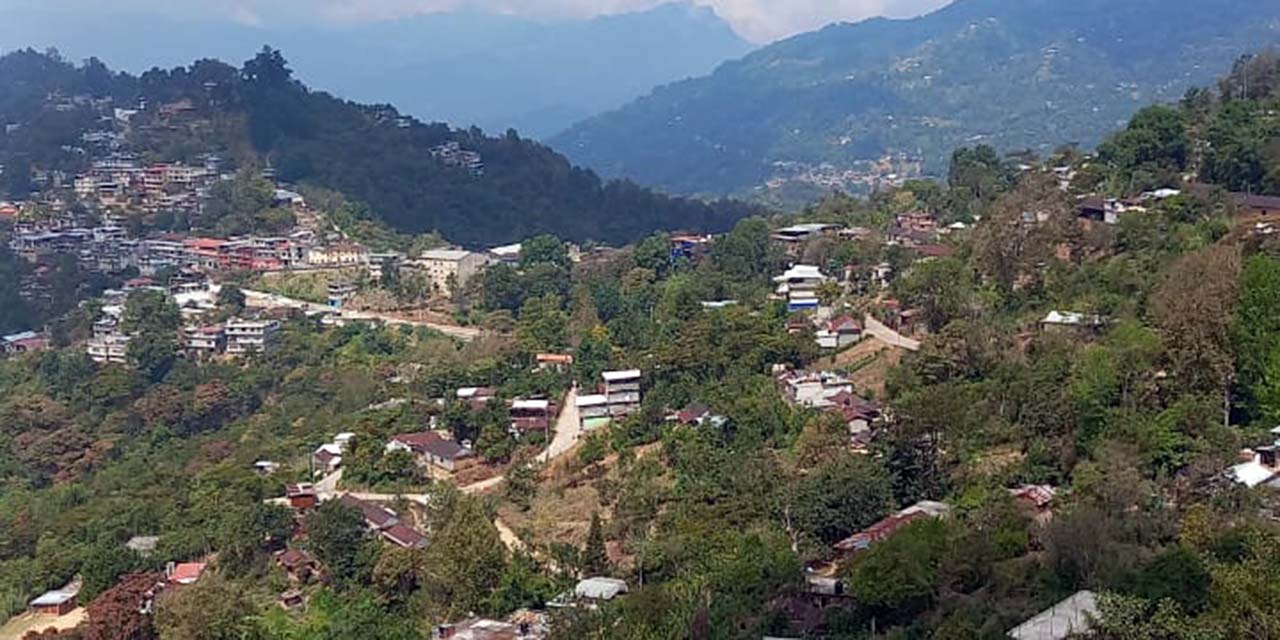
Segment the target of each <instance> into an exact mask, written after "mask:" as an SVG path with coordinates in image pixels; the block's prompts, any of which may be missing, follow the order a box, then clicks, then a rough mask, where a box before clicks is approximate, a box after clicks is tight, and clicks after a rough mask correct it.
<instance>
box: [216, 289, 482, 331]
mask: <svg viewBox="0 0 1280 640" xmlns="http://www.w3.org/2000/svg"><path fill="white" fill-rule="evenodd" d="M241 291H242V292H244V298H245V304H246V305H248V306H250V307H268V306H274V307H288V308H290V309H302V310H304V311H333V309H331V308H330V307H329V306H328V305H323V304H319V303H316V302H308V301H306V300H298V299H296V298H289V297H286V296H282V295H278V294H274V293H267V292H265V291H253V290H252V289H241ZM342 317H343V318H345V319H347V320H377V321H379V322H383V323H386V324H388V325H407V326H411V327H426V328H428V329H432V330H435V331H439V332H440V333H443V334H445V335H447V336H450V337H452V338H457V339H459V340H465V341H468V342H469V341H471V340H475V339H476V338H478V337H480V333H481V331H480V330H479V329H476V328H475V327H459V326H457V325H452V324H441V323H439V322H427V321H425V320H410V319H408V318H402V317H399V316H396V315H393V314H390V313H377V312H373V311H343V312H342Z"/></svg>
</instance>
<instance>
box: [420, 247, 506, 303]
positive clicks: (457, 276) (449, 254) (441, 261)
mask: <svg viewBox="0 0 1280 640" xmlns="http://www.w3.org/2000/svg"><path fill="white" fill-rule="evenodd" d="M488 262H489V261H488V259H487V258H485V257H484V255H482V254H479V253H472V252H470V251H463V250H461V249H433V250H431V251H425V252H423V254H422V257H421V258H419V259H418V260H416V261H415V266H417V267H418V268H420V269H422V270H423V271H424V272H425V273H426V274H427V277H428V278H430V280H431V285H432V286H433V287H435V290H436V291H438V292H440V293H441V294H443V295H448V296H451V295H453V294H454V293H455V292H456V291H458V290H461V289H463V288H465V287H466V286H467V282H468V281H470V280H471V278H472V277H474V276H476V275H477V274H479V273H480V270H481V269H483V268H484V267H485V265H486V264H488Z"/></svg>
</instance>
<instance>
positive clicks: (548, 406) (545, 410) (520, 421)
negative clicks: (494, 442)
mask: <svg viewBox="0 0 1280 640" xmlns="http://www.w3.org/2000/svg"><path fill="white" fill-rule="evenodd" d="M510 412H511V433H514V434H515V435H516V436H517V437H519V436H520V435H522V434H525V433H530V432H534V431H541V432H543V433H546V432H548V431H550V430H551V427H552V425H553V424H555V420H556V405H555V403H554V402H551V401H550V400H546V399H537V398H533V399H526V398H516V399H515V400H512V401H511V409H510Z"/></svg>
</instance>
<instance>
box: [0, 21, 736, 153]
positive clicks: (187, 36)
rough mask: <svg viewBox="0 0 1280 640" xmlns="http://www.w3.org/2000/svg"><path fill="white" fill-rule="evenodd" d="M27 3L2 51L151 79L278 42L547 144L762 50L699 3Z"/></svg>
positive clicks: (368, 89)
mask: <svg viewBox="0 0 1280 640" xmlns="http://www.w3.org/2000/svg"><path fill="white" fill-rule="evenodd" d="M16 1H17V4H16V5H15V6H14V7H10V8H6V9H5V20H4V21H0V48H2V49H3V50H14V49H19V48H24V47H33V48H35V49H37V50H44V49H45V48H47V47H57V48H58V49H59V50H60V51H62V52H63V53H64V55H67V56H68V57H69V58H71V59H73V60H79V59H82V58H87V57H89V56H91V55H92V56H97V57H98V58H100V59H102V60H103V61H104V62H106V63H107V64H109V65H111V66H113V67H117V68H123V69H125V70H129V71H132V72H134V73H141V72H143V71H145V70H147V69H150V68H151V67H152V66H161V67H171V66H176V65H179V64H186V63H188V62H190V61H191V60H194V59H199V58H214V59H223V60H240V59H244V58H246V57H248V56H249V55H251V54H252V53H253V52H255V51H257V50H258V49H259V48H260V47H262V46H263V45H264V44H269V45H271V46H273V47H276V48H278V49H281V50H283V51H286V52H288V53H289V57H290V61H291V63H292V65H293V66H294V68H295V69H296V70H297V71H298V73H299V75H301V76H302V77H305V78H307V80H308V82H309V83H311V84H312V85H313V86H315V87H317V88H319V89H322V90H325V91H328V92H330V93H333V94H335V95H337V96H340V97H343V98H346V99H350V100H356V101H360V102H368V103H390V104H395V105H397V106H398V107H399V108H400V109H401V110H402V111H404V112H405V113H408V114H411V115H413V116H416V117H418V118H421V119H423V120H425V121H440V122H450V123H453V124H455V125H459V126H470V125H473V124H474V125H478V126H480V127H482V128H484V129H485V130H486V131H489V132H490V133H501V132H503V131H505V130H506V129H507V128H510V127H514V128H516V129H518V130H519V131H520V132H521V133H523V134H525V135H528V136H532V137H535V138H541V137H546V136H550V135H552V134H555V133H557V132H559V131H562V130H563V129H566V128H567V127H569V126H570V125H572V124H573V123H574V122H577V121H579V120H581V119H583V118H586V117H589V116H591V115H594V114H597V113H600V112H603V111H606V110H609V109H614V108H617V107H619V106H621V105H623V104H625V103H626V102H627V101H629V100H631V99H633V98H635V97H637V96H640V95H643V94H644V93H645V92H647V91H649V90H650V89H651V88H652V87H654V86H655V85H658V84H663V83H667V82H671V81H675V80H680V79H683V78H688V77H692V76H697V75H701V74H705V73H709V72H710V71H712V70H713V69H714V68H715V66H716V65H717V64H719V63H721V62H723V61H725V60H730V59H733V58H736V57H738V56H741V55H743V54H745V53H747V52H748V51H749V50H750V49H751V45H750V44H749V43H747V42H746V41H744V40H742V39H741V38H740V37H739V36H738V35H737V34H735V33H734V31H733V29H732V28H730V27H729V25H728V24H727V23H725V22H724V21H723V20H721V19H720V18H719V17H718V16H717V15H716V14H715V13H714V12H713V11H712V10H710V9H708V8H705V7H698V6H695V5H693V4H691V3H687V2H673V3H670V4H665V5H660V6H658V7H656V8H653V9H650V10H647V11H641V12H635V13H624V14H618V15H611V16H602V17H598V18H594V19H589V20H556V21H537V20H532V19H527V18H521V17H518V16H508V15H497V14H491V13H482V12H479V11H459V12H452V13H434V14H424V15H420V16H416V17H410V18H404V19H399V20H387V21H382V22H373V23H367V24H348V25H326V24H321V23H318V22H307V21H302V20H297V19H292V20H290V19H288V16H284V15H274V14H273V15H270V16H268V17H267V18H265V19H264V24H262V25H259V26H249V25H245V24H239V23H235V22H231V21H229V20H213V19H199V20H197V19H194V18H179V17H173V16H171V15H169V14H168V13H166V12H164V11H147V10H142V9H128V8H122V7H119V6H110V7H92V6H86V5H85V3H81V4H79V5H77V10H75V11H68V10H65V8H63V9H59V8H58V6H57V4H56V2H52V1H51V2H50V3H49V4H48V5H45V4H42V3H36V2H31V3H27V4H22V3H21V2H20V0H16Z"/></svg>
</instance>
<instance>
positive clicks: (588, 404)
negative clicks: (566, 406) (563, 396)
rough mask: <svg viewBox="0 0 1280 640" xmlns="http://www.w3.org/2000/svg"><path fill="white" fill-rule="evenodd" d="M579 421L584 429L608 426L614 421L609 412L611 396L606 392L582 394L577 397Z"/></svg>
mask: <svg viewBox="0 0 1280 640" xmlns="http://www.w3.org/2000/svg"><path fill="white" fill-rule="evenodd" d="M577 408H578V421H579V422H580V423H581V425H582V430H583V431H592V430H595V429H599V428H601V427H607V426H609V424H610V423H611V422H613V418H612V416H610V414H609V397H608V396H606V395H604V394H591V395H580V396H578V399H577Z"/></svg>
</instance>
